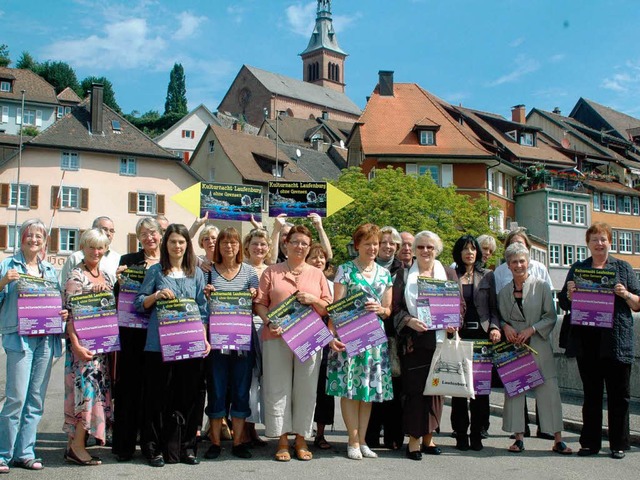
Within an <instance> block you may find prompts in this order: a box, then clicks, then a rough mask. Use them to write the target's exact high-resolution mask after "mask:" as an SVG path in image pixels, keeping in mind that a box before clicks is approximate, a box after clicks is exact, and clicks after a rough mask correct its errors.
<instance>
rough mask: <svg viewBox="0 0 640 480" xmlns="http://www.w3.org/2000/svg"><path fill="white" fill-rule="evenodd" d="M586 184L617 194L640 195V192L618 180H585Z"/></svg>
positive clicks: (601, 190) (598, 189)
mask: <svg viewBox="0 0 640 480" xmlns="http://www.w3.org/2000/svg"><path fill="white" fill-rule="evenodd" d="M583 183H584V184H585V185H589V186H591V187H593V188H594V189H595V190H596V191H598V192H604V193H613V194H617V195H630V196H632V197H640V192H639V191H638V190H635V189H633V188H631V187H627V186H626V185H622V184H621V183H618V182H603V181H601V180H585V181H584V182H583Z"/></svg>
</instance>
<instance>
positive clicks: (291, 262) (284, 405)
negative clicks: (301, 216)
mask: <svg viewBox="0 0 640 480" xmlns="http://www.w3.org/2000/svg"><path fill="white" fill-rule="evenodd" d="M310 246H311V232H310V231H309V229H308V228H307V227H305V226H302V225H294V226H293V227H291V229H290V230H289V233H288V234H287V236H286V237H285V241H284V249H285V251H286V254H287V259H286V260H285V261H283V262H281V263H278V264H276V265H271V266H270V267H267V269H266V270H265V271H264V273H263V274H262V276H261V277H260V287H259V288H258V295H257V296H256V299H255V301H254V307H255V311H256V313H257V314H258V315H260V318H262V321H263V322H264V325H265V328H264V329H263V331H262V338H263V340H264V342H263V346H262V358H263V371H264V377H263V387H264V403H265V427H266V435H267V436H268V437H279V441H278V450H277V452H276V454H275V459H276V460H277V461H280V462H288V461H289V460H291V454H290V453H289V439H288V434H289V433H292V434H295V443H294V447H295V452H296V457H297V458H298V459H299V460H311V459H312V458H313V455H312V454H311V452H310V451H309V448H308V446H307V443H306V441H305V438H308V437H310V436H311V432H312V425H313V410H314V406H315V398H316V395H315V392H316V386H317V383H318V374H319V372H320V361H321V359H322V352H316V353H314V354H313V355H311V357H310V358H308V359H307V360H306V361H305V362H304V363H303V362H301V361H300V360H299V359H298V358H297V357H296V356H295V354H294V352H293V351H292V350H291V349H290V348H289V347H288V345H287V344H286V342H285V341H284V340H283V339H282V332H283V330H282V328H281V327H279V326H278V325H276V324H275V323H274V322H271V321H270V320H269V319H268V318H267V313H268V312H269V311H270V310H273V309H275V307H277V306H278V305H279V304H280V303H282V302H284V301H285V300H286V299H287V298H289V297H291V296H292V295H295V297H296V300H297V301H298V302H299V303H300V304H302V305H311V306H312V307H313V309H314V310H315V311H316V312H317V313H318V315H326V313H327V311H326V307H327V305H328V304H329V303H330V302H331V293H330V292H329V287H328V285H327V281H326V279H325V278H324V274H323V273H322V272H321V271H320V270H319V269H317V268H315V267H312V266H311V265H309V264H308V263H306V262H305V259H306V257H307V253H308V252H309V247H310Z"/></svg>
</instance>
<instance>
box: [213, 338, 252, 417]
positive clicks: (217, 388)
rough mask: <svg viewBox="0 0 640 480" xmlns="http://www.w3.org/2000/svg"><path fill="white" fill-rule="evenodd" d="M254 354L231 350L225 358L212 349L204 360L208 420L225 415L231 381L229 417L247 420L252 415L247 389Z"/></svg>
mask: <svg viewBox="0 0 640 480" xmlns="http://www.w3.org/2000/svg"><path fill="white" fill-rule="evenodd" d="M254 359H255V354H254V352H253V351H251V352H244V354H243V355H238V352H236V351H232V352H230V353H229V354H228V355H225V354H222V353H221V352H220V350H213V351H212V352H211V354H210V355H209V358H208V359H207V367H208V368H207V373H208V374H207V394H208V397H209V403H208V405H207V409H206V414H207V416H208V417H209V418H223V417H225V416H226V413H227V385H228V384H229V381H231V392H230V393H231V412H230V413H231V417H236V418H247V417H248V416H249V415H251V408H250V407H249V389H250V388H251V372H252V370H253V363H254Z"/></svg>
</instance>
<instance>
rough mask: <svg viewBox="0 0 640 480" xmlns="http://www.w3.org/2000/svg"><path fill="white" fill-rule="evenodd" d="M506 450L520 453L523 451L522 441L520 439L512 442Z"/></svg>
mask: <svg viewBox="0 0 640 480" xmlns="http://www.w3.org/2000/svg"><path fill="white" fill-rule="evenodd" d="M508 450H509V451H510V452H511V453H522V452H524V442H523V441H522V440H516V441H515V442H513V445H511V446H510V447H509V448H508Z"/></svg>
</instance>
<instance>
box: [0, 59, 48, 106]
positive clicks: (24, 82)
mask: <svg viewBox="0 0 640 480" xmlns="http://www.w3.org/2000/svg"><path fill="white" fill-rule="evenodd" d="M0 78H5V79H8V80H10V79H13V88H12V89H11V91H10V92H0V98H2V99H7V100H17V101H20V100H22V90H24V91H25V100H26V101H27V102H39V103H52V104H58V99H57V97H56V90H55V89H54V88H53V85H51V84H50V83H49V82H47V81H46V80H45V79H44V78H42V77H40V76H39V75H36V74H35V73H33V72H32V71H31V70H26V69H21V68H6V67H0Z"/></svg>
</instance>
